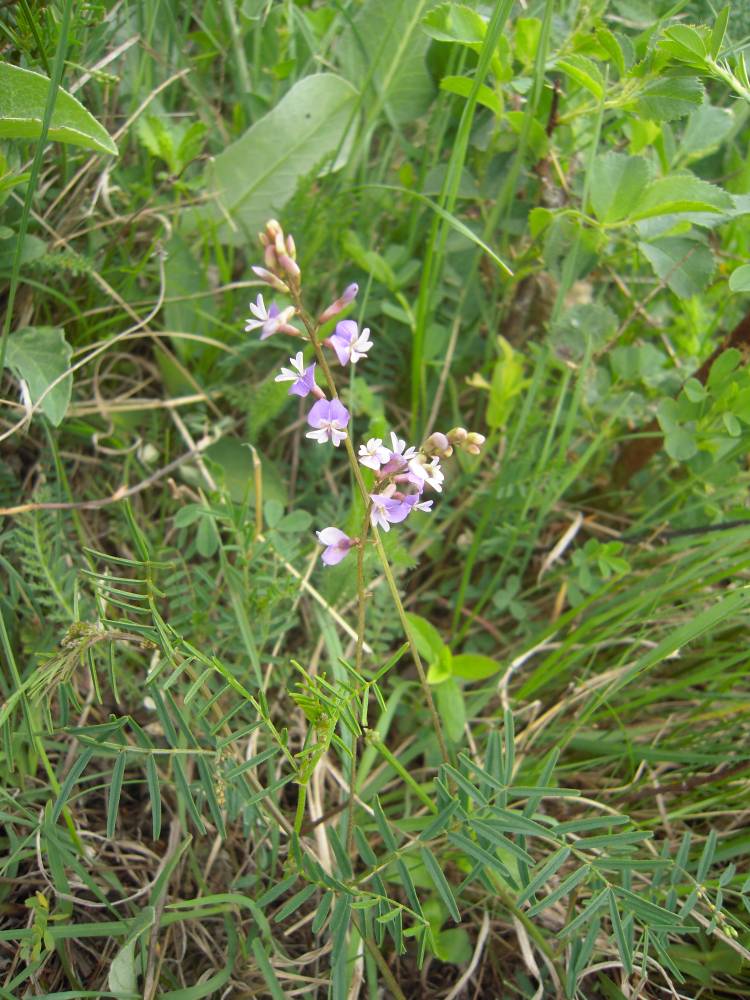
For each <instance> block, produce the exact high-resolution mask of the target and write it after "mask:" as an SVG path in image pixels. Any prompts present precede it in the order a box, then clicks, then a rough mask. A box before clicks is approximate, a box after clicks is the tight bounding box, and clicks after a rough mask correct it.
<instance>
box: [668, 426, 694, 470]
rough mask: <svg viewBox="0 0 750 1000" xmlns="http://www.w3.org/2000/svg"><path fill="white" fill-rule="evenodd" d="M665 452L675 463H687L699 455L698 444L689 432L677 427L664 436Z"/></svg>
mask: <svg viewBox="0 0 750 1000" xmlns="http://www.w3.org/2000/svg"><path fill="white" fill-rule="evenodd" d="M664 450H665V451H666V453H667V454H668V455H669V457H670V458H672V459H674V461H675V462H687V461H689V460H690V459H691V458H692V457H693V456H694V455H696V454H697V453H698V444H697V442H696V440H695V436H694V435H693V434H691V433H690V431H689V430H686V429H685V428H684V427H675V428H674V429H673V430H671V431H669V432H668V433H667V434H665V436H664Z"/></svg>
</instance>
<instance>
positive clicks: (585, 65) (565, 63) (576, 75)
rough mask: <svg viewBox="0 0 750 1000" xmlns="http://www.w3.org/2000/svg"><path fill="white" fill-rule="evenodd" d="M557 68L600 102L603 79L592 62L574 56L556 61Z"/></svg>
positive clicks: (583, 57)
mask: <svg viewBox="0 0 750 1000" xmlns="http://www.w3.org/2000/svg"><path fill="white" fill-rule="evenodd" d="M557 66H558V68H559V69H561V70H562V71H563V73H565V74H566V76H569V77H570V78H571V80H575V82H576V83H578V84H580V85H581V86H582V87H585V88H586V90H588V91H590V92H591V93H592V94H593V95H594V97H595V98H596V99H597V101H601V99H602V97H603V96H604V77H603V76H602V73H601V70H600V69H599V67H598V66H597V65H596V63H595V62H593V60H591V59H588V58H587V57H586V56H581V55H576V54H574V55H569V56H566V58H565V59H558V60H557Z"/></svg>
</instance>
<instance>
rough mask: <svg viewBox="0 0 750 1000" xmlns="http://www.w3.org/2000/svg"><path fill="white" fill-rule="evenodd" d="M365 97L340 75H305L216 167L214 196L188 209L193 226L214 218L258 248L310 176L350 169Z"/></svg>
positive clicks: (209, 188)
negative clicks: (262, 234) (270, 223)
mask: <svg viewBox="0 0 750 1000" xmlns="http://www.w3.org/2000/svg"><path fill="white" fill-rule="evenodd" d="M357 101H358V96H357V92H356V90H355V89H354V87H352V85H351V84H350V83H348V82H347V81H346V80H344V79H342V78H341V77H340V76H336V75H334V74H333V73H319V74H317V75H316V76H308V77H305V78H304V79H302V80H300V81H299V82H298V83H296V84H295V85H294V86H293V87H292V88H291V90H290V91H289V92H288V93H287V94H285V95H284V97H282V99H281V100H280V101H279V103H278V104H277V105H276V107H275V108H273V109H272V110H271V111H269V112H268V114H266V115H264V116H263V118H261V119H260V120H259V121H257V122H256V123H255V124H254V125H253V126H251V128H249V129H248V130H247V132H245V134H244V135H243V136H242V137H241V138H240V139H238V140H237V141H236V142H233V143H232V144H231V145H230V146H228V147H227V148H226V149H225V150H223V151H222V152H221V153H219V155H218V156H217V157H216V159H215V160H214V161H213V163H211V164H210V165H209V166H208V168H207V169H206V174H205V181H206V192H207V194H208V195H209V196H211V201H210V202H209V203H208V204H207V205H205V206H200V207H199V208H196V209H195V210H194V211H193V212H192V213H189V214H188V213H186V216H187V224H188V225H189V226H190V227H191V228H192V229H195V228H197V227H198V226H199V225H205V224H206V222H213V223H215V224H216V225H217V227H218V235H219V238H220V239H221V240H223V241H224V242H226V243H231V244H234V245H238V244H252V245H254V244H255V238H256V236H255V234H256V233H257V231H258V230H259V229H262V227H263V225H264V224H265V222H266V220H267V219H268V218H270V217H271V216H273V215H274V214H280V213H281V211H282V209H283V208H284V206H285V205H286V203H287V202H288V201H289V199H290V198H291V197H292V195H293V194H294V192H295V191H296V189H297V184H298V182H299V181H300V180H301V179H302V178H303V177H305V176H306V175H308V174H310V173H311V172H312V171H313V170H318V171H323V172H328V171H330V170H333V169H338V168H339V167H341V166H343V164H344V162H345V160H346V155H347V150H348V148H349V146H350V145H351V141H352V139H353V131H352V128H351V126H352V123H353V120H354V115H355V111H356V107H357Z"/></svg>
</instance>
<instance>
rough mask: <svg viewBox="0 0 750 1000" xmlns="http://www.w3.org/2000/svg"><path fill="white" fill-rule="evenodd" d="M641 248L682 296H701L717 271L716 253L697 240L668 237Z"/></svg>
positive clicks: (643, 244)
mask: <svg viewBox="0 0 750 1000" xmlns="http://www.w3.org/2000/svg"><path fill="white" fill-rule="evenodd" d="M638 247H639V249H640V251H641V253H642V254H643V256H644V257H645V258H646V260H647V261H648V262H649V264H650V265H651V266H652V267H653V269H654V271H655V272H656V274H657V275H658V277H660V278H661V279H662V281H665V282H666V283H667V285H668V286H669V287H670V288H671V289H672V291H673V292H674V293H675V295H679V296H680V298H683V299H689V298H690V297H691V296H692V295H698V294H699V293H700V292H702V291H703V290H704V289H705V288H706V286H707V285H708V283H709V281H710V280H711V277H712V275H713V273H714V266H715V264H714V255H713V254H712V253H711V250H710V249H709V248H708V247H707V246H706V245H705V243H702V242H700V241H698V240H692V239H681V238H679V237H666V238H665V239H662V240H658V241H657V242H654V243H639V244H638Z"/></svg>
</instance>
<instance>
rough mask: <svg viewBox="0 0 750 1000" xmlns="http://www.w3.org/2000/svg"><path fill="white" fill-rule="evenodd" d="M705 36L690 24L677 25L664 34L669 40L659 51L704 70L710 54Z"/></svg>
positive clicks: (660, 45) (661, 45)
mask: <svg viewBox="0 0 750 1000" xmlns="http://www.w3.org/2000/svg"><path fill="white" fill-rule="evenodd" d="M704 34H705V32H704ZM704 34H702V33H701V32H700V31H699V30H698V29H697V28H694V27H691V26H690V25H689V24H675V25H673V27H671V28H667V30H666V31H665V32H664V36H665V38H666V39H667V40H666V41H663V42H661V43H660V44H659V49H660V50H661V51H662V52H665V53H667V54H668V55H670V56H672V57H673V58H675V59H679V60H680V61H681V62H687V63H689V64H690V65H691V66H697V67H699V68H701V69H703V68H704V67H705V65H706V56H707V54H708V49H707V48H706V42H705V40H704Z"/></svg>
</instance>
